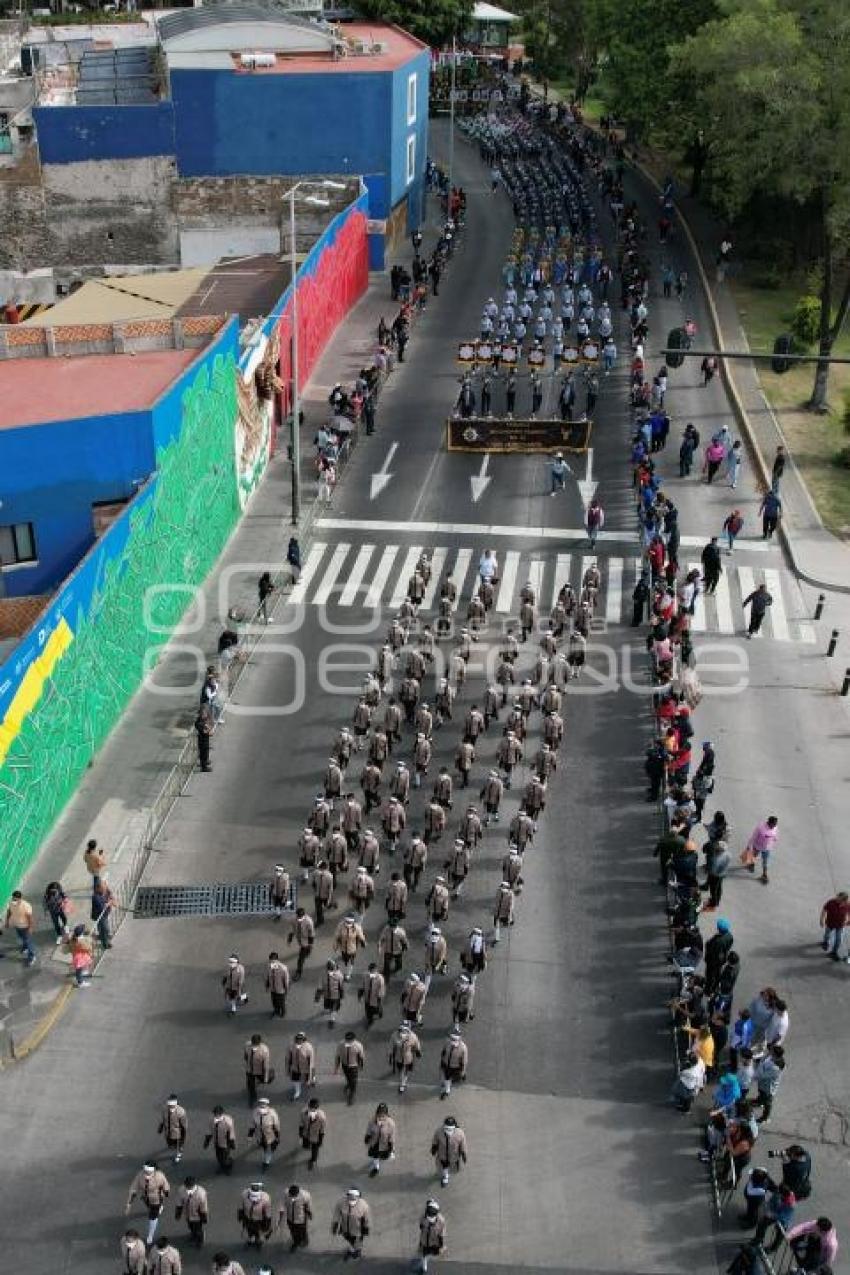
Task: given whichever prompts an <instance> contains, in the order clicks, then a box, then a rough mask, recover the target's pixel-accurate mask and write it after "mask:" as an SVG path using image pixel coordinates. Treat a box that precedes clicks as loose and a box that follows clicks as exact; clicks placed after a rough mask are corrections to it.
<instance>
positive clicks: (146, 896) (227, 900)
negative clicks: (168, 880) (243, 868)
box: [134, 881, 296, 917]
mask: <svg viewBox="0 0 850 1275" xmlns="http://www.w3.org/2000/svg"><path fill="white" fill-rule="evenodd" d="M295 894H296V891H295V886H291V887H290V891H289V899H288V900H287V911H289V910H294V908H295ZM273 911H274V908H273V907H272V905H271V902H270V900H269V887H268V883H267V882H264V881H249V882H248V883H247V884H236V885H233V884H230V885H223V884H221V883H220V882H213V883H211V884H204V885H146V886H140V887H139V890H138V893H137V894H136V905H135V908H134V915H135V916H137V917H161V916H240V915H246V914H247V915H254V916H262V915H268V914H270V913H271V912H273Z"/></svg>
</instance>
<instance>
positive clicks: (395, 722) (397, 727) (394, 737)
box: [384, 695, 404, 753]
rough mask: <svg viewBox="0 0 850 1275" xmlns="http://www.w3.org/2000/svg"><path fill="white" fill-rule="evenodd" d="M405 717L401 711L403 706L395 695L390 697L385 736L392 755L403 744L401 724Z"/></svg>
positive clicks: (385, 720)
mask: <svg viewBox="0 0 850 1275" xmlns="http://www.w3.org/2000/svg"><path fill="white" fill-rule="evenodd" d="M403 717H404V714H403V712H402V711H401V705H400V704H399V703H398V701H397V700H396V699H395V697H394V696H393V695H391V696H390V698H389V700H388V702H387V706H386V708H385V709H384V734H385V735H386V737H387V743H388V744H389V746H390V753H392V751H393V748H394V747H395V746H396V744H399V743H401V723H402V718H403Z"/></svg>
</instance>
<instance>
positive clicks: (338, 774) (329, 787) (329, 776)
mask: <svg viewBox="0 0 850 1275" xmlns="http://www.w3.org/2000/svg"><path fill="white" fill-rule="evenodd" d="M341 794H342V767H341V766H340V764H339V762H338V761H337V759H336V757H330V758H329V759H328V764H327V767H326V768H325V797H326V798H327V800H328V801H329V802H330V803H331V804H332V805H333V803H334V801H336V800H337V799H338V798H339V797H340V795H341Z"/></svg>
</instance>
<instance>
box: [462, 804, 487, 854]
mask: <svg viewBox="0 0 850 1275" xmlns="http://www.w3.org/2000/svg"><path fill="white" fill-rule="evenodd" d="M483 835H484V830H483V828H482V826H481V816H480V815H479V813H478V807H477V806H474V805H471V806H467V808H466V813H465V814H464V816H463V818H462V819H461V821H460V827H459V828H458V836H459V837H462V838H463V840H464V841H465V842H466V844H467V845H468V846H469V849H470V850H474V849H475V847H476V846H477V845H478V843H479V841H480V840H481V838H482V837H483Z"/></svg>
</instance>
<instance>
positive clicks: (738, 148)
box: [670, 0, 850, 410]
mask: <svg viewBox="0 0 850 1275" xmlns="http://www.w3.org/2000/svg"><path fill="white" fill-rule="evenodd" d="M718 7H719V10H720V16H719V17H717V18H716V19H715V20H712V21H709V22H707V23H706V24H705V25H704V26H703V27H702V28H701V29H700V30H699V31H697V32H696V33H695V34H694V35H691V36H690V37H689V38H687V39H685V40H683V41H681V42H680V43H679V44H678V45H677V46H676V47H675V48H672V49H671V50H670V62H671V68H672V71H673V73H674V74H678V75H680V76H681V82H684V83H690V84H691V85H692V92H693V102H692V103H691V108H692V109H693V108H695V109H696V114H697V116H698V117H699V118H700V120H701V123H702V128H703V130H704V133H705V137H706V141H707V144H708V146H709V149H710V164H711V173H712V190H713V193H714V195H715V198H716V199H718V200H719V201H720V202H721V203H722V205H723V207H724V208H725V210H726V211H727V212H728V213H729V214H730V215H734V214H736V213H737V212H739V211H740V210H741V208H742V207H743V206H744V205H745V204H746V202H747V201H748V200H749V199H750V198H751V197H752V196H753V195H755V194H757V193H758V194H761V195H765V194H767V195H770V194H771V193H773V194H775V195H777V196H779V197H785V198H790V199H793V200H796V201H797V202H798V203H800V204H802V205H804V206H805V207H806V208H807V209H808V210H809V211H810V214H811V217H812V219H813V222H814V224H815V225H816V227H817V231H818V238H819V241H820V255H821V260H822V264H823V273H822V279H823V283H822V287H821V318H820V334H819V351H820V353H821V354H823V355H825V356H828V355H829V354H830V353H831V351H832V346H833V343H834V341H835V338H836V337H837V335H838V333H839V332H840V330H841V327H842V325H843V323H844V320H845V318H846V314H847V309H848V305H850V276H845V277H846V282H845V283H844V286H843V287H841V288H839V287H838V286H837V284H836V272H837V271H840V269H841V268H842V267H843V268H844V269H845V271H846V270H847V267H848V264H850V263H848V257H850V8H848V6H847V5H834V4H831V3H828V0H718ZM828 376H829V364H828V363H826V362H821V363H819V364H818V365H817V371H816V375H815V383H814V387H813V390H812V397H811V400H810V406H811V407H812V408H814V409H816V410H825V408H826V401H827V399H826V395H827V383H828Z"/></svg>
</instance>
